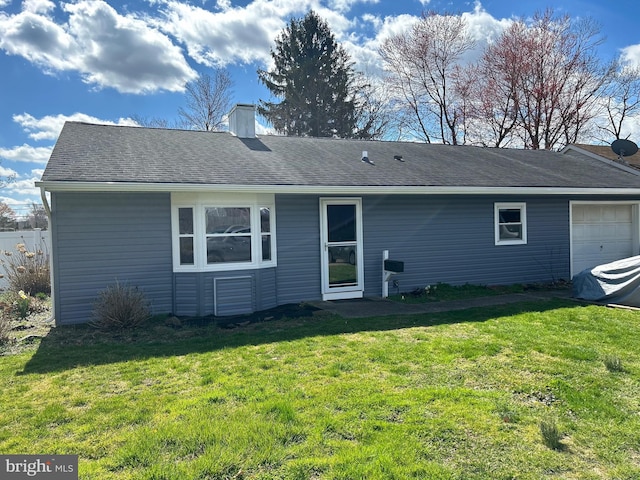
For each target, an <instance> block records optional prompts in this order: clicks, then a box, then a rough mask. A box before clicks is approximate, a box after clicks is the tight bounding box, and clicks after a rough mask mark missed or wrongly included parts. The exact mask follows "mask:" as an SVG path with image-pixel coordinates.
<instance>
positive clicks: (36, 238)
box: [0, 228, 51, 289]
mask: <svg viewBox="0 0 640 480" xmlns="http://www.w3.org/2000/svg"><path fill="white" fill-rule="evenodd" d="M19 243H24V246H25V247H26V249H27V250H29V251H31V252H35V251H38V250H42V251H43V252H45V253H46V254H49V253H50V250H51V249H50V247H51V234H50V232H49V230H40V229H39V228H36V229H34V230H18V231H17V232H0V255H4V252H5V251H8V252H12V253H15V252H16V245H18V244H19ZM0 273H1V274H4V269H3V268H2V267H0ZM6 287H7V279H6V278H0V289H3V288H6Z"/></svg>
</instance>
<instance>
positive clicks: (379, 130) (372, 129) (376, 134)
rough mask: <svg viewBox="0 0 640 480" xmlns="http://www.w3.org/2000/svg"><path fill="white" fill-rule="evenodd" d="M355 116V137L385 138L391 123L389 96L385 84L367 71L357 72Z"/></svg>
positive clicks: (365, 138) (367, 138) (368, 138)
mask: <svg viewBox="0 0 640 480" xmlns="http://www.w3.org/2000/svg"><path fill="white" fill-rule="evenodd" d="M355 82H356V87H355V118H356V128H355V132H354V135H353V138H360V139H364V140H377V139H381V138H384V137H385V136H386V134H387V131H388V129H389V125H390V123H391V119H392V114H391V110H390V109H389V98H388V95H387V92H385V89H384V85H382V84H379V83H377V82H375V81H374V80H373V79H372V78H371V77H369V76H367V75H366V74H365V73H362V72H358V73H356V80H355Z"/></svg>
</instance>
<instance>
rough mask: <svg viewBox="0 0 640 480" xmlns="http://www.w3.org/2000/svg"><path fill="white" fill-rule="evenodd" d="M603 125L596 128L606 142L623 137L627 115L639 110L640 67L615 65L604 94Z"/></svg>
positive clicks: (629, 115)
mask: <svg viewBox="0 0 640 480" xmlns="http://www.w3.org/2000/svg"><path fill="white" fill-rule="evenodd" d="M604 102H605V105H604V110H605V117H606V119H607V121H606V124H605V125H602V124H601V125H598V128H599V129H600V130H601V131H602V132H603V133H604V134H605V135H606V138H604V139H602V140H604V141H606V142H610V141H611V137H613V138H614V139H616V140H617V139H620V138H623V136H622V135H623V134H622V132H623V129H624V126H625V124H626V121H628V120H629V117H631V116H633V115H634V114H637V113H638V112H639V111H640V68H639V67H624V66H619V65H616V70H615V73H614V75H613V78H612V81H611V82H610V83H609V84H608V85H607V87H606V89H605V95H604Z"/></svg>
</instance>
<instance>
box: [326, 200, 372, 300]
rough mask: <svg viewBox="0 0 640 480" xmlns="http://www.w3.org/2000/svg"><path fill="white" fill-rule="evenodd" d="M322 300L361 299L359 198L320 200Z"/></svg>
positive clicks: (362, 285) (362, 283)
mask: <svg viewBox="0 0 640 480" xmlns="http://www.w3.org/2000/svg"><path fill="white" fill-rule="evenodd" d="M320 233H321V259H322V260H321V261H322V265H321V267H322V298H323V300H338V299H345V298H361V297H362V295H363V290H364V269H363V267H362V202H361V200H360V199H359V198H322V199H320Z"/></svg>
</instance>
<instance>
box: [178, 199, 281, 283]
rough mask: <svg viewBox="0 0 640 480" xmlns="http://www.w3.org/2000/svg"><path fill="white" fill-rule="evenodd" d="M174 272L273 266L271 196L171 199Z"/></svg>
mask: <svg viewBox="0 0 640 480" xmlns="http://www.w3.org/2000/svg"><path fill="white" fill-rule="evenodd" d="M171 201H172V211H173V213H172V229H173V265H174V270H175V271H217V270H238V269H247V268H263V267H269V266H275V262H276V258H275V219H274V212H275V207H274V197H273V195H233V196H232V195H216V196H214V195H209V194H178V193H176V194H173V195H172V197H171Z"/></svg>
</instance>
